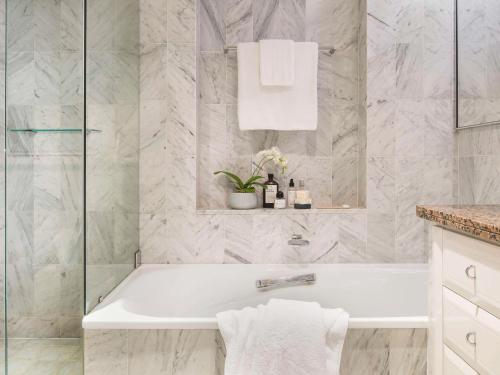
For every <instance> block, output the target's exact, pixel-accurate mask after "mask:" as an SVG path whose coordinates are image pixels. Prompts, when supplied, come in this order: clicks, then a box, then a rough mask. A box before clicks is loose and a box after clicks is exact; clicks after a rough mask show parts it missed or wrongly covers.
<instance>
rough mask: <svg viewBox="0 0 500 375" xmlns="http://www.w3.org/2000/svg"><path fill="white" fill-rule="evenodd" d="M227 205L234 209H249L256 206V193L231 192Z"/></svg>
mask: <svg viewBox="0 0 500 375" xmlns="http://www.w3.org/2000/svg"><path fill="white" fill-rule="evenodd" d="M229 206H230V207H231V208H232V209H235V210H251V209H253V208H257V194H256V193H231V196H230V197H229Z"/></svg>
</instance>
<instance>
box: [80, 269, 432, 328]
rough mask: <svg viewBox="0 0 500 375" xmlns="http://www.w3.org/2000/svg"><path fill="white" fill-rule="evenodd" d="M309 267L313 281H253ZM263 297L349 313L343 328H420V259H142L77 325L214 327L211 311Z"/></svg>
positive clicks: (423, 302)
mask: <svg viewBox="0 0 500 375" xmlns="http://www.w3.org/2000/svg"><path fill="white" fill-rule="evenodd" d="M311 272H314V273H316V275H317V281H316V284H314V285H307V286H293V287H288V288H282V289H275V290H269V291H260V290H258V289H256V288H255V280H257V279H262V278H274V277H281V276H291V275H299V274H304V273H311ZM271 297H278V298H288V299H296V300H302V301H316V302H319V303H320V304H321V305H322V306H323V307H329V308H334V307H342V308H344V309H345V310H346V311H348V312H349V314H350V316H351V318H350V320H349V327H350V328H426V327H427V322H428V319H427V266H426V265H414V264H412V265H401V264H391V265H374V264H366V265H357V264H329V265H326V264H325V265H228V264H225V265H143V266H141V267H140V268H139V269H138V270H136V271H134V272H133V273H132V274H131V275H130V276H129V277H128V278H127V279H126V280H124V281H123V282H122V284H120V285H119V286H118V287H117V288H116V289H115V290H114V291H113V292H112V293H111V294H110V295H109V296H107V297H106V299H105V300H104V301H103V302H102V303H101V304H100V305H98V306H97V307H96V308H95V309H94V311H92V312H91V313H90V314H88V315H87V316H85V317H84V318H83V328H84V329H217V323H216V320H215V314H216V313H217V312H219V311H224V310H227V309H240V308H243V307H245V306H256V305H258V304H261V303H265V302H267V300H268V299H269V298H271Z"/></svg>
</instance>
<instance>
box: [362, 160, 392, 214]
mask: <svg viewBox="0 0 500 375" xmlns="http://www.w3.org/2000/svg"><path fill="white" fill-rule="evenodd" d="M395 167H396V166H395V160H394V159H393V158H369V159H368V182H367V185H368V187H367V207H368V209H369V210H370V211H371V212H378V213H393V212H394V209H395V207H396V185H395V181H396V180H395V177H396V175H395V172H396V171H395Z"/></svg>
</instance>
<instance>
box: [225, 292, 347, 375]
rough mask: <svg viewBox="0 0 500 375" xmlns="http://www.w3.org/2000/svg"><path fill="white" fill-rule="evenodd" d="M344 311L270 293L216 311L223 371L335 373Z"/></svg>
mask: <svg viewBox="0 0 500 375" xmlns="http://www.w3.org/2000/svg"><path fill="white" fill-rule="evenodd" d="M348 321H349V315H348V314H347V313H346V312H345V311H344V310H342V309H322V308H321V307H320V305H319V304H317V303H315V302H302V301H290V300H281V299H271V300H270V301H269V303H268V304H267V305H259V306H258V307H257V308H253V307H246V308H244V309H243V310H239V311H236V310H230V311H225V312H222V313H219V314H217V322H218V324H219V329H220V332H221V334H222V337H223V338H224V342H225V344H226V351H227V356H226V364H225V374H226V375H312V374H314V375H337V374H338V373H339V368H340V358H341V353H342V347H343V345H344V339H345V335H346V332H347V326H348Z"/></svg>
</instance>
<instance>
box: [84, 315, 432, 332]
mask: <svg viewBox="0 0 500 375" xmlns="http://www.w3.org/2000/svg"><path fill="white" fill-rule="evenodd" d="M428 326H429V319H428V317H427V316H411V317H407V316H405V317H391V318H349V329H376V328H378V329H398V328H428ZM82 328H83V329H86V330H162V329H203V330H217V329H219V327H218V325H217V320H216V318H202V317H201V318H168V321H164V320H163V321H157V322H155V321H149V322H144V321H142V322H141V321H128V322H127V321H120V322H116V321H114V322H113V321H95V320H93V319H92V318H90V317H89V315H86V316H84V317H83V320H82Z"/></svg>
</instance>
